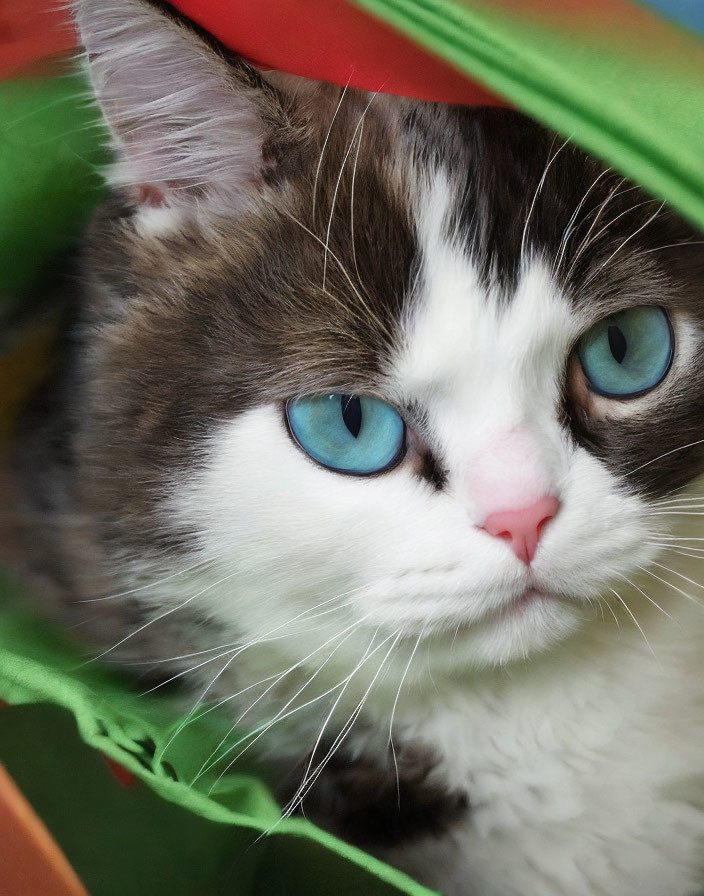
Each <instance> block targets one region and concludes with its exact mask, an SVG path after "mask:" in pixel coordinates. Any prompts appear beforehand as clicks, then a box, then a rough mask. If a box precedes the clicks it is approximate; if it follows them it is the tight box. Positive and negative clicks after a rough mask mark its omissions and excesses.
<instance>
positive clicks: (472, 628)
mask: <svg viewBox="0 0 704 896" xmlns="http://www.w3.org/2000/svg"><path fill="white" fill-rule="evenodd" d="M589 615H590V613H589V610H587V609H585V607H584V606H582V605H581V604H580V603H578V602H576V601H571V600H570V599H568V598H564V597H562V596H555V595H550V594H545V593H542V592H535V591H531V592H528V593H526V594H524V595H521V596H520V597H519V598H516V599H514V600H513V601H510V602H508V603H507V604H505V605H504V606H503V607H501V608H499V609H498V610H495V611H492V612H490V613H488V614H486V615H485V616H484V618H483V619H482V620H481V621H479V622H473V623H462V622H461V623H460V624H459V625H458V624H457V623H455V625H454V626H451V627H448V628H447V629H445V630H443V631H435V632H434V633H433V634H432V635H430V636H429V637H427V638H426V639H425V650H424V652H425V653H426V654H427V668H428V670H429V671H430V673H431V676H432V678H434V679H437V677H438V676H439V675H440V676H443V677H446V678H448V679H462V678H463V677H464V676H465V675H467V674H471V675H473V674H475V673H476V672H477V671H479V670H491V669H495V668H497V667H504V666H507V665H509V664H512V663H514V662H523V661H525V660H529V659H532V658H533V657H536V656H537V655H539V654H542V653H546V652H549V651H550V650H551V649H552V648H554V647H556V646H557V645H559V644H561V643H563V642H564V641H565V640H567V639H568V638H571V637H573V636H574V635H575V634H576V633H577V632H578V631H579V630H580V629H581V628H583V627H584V626H585V625H586V624H588V621H589ZM429 685H430V687H433V683H432V680H430V679H429Z"/></svg>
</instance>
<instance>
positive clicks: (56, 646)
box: [0, 580, 431, 896]
mask: <svg viewBox="0 0 704 896" xmlns="http://www.w3.org/2000/svg"><path fill="white" fill-rule="evenodd" d="M16 607H17V595H16V594H15V593H14V591H13V588H12V586H11V584H10V583H9V582H8V581H7V580H4V581H0V699H3V700H6V701H7V702H8V703H10V704H11V708H10V709H4V710H2V711H0V761H2V762H3V763H4V764H5V765H7V767H8V768H9V770H10V772H11V773H12V774H13V775H15V777H16V778H17V780H18V782H19V784H20V786H21V787H22V789H23V790H24V792H25V793H26V794H27V796H28V798H29V799H30V801H31V802H32V803H33V805H35V807H36V808H37V810H38V812H39V813H40V815H41V817H42V818H43V819H44V820H45V822H46V823H47V825H48V826H49V828H50V829H51V830H52V832H53V833H54V835H55V837H56V838H57V841H58V842H59V844H60V845H61V846H62V847H63V849H64V850H65V852H66V854H67V856H68V858H69V860H70V861H71V862H72V863H73V864H74V866H75V868H76V870H77V872H78V873H79V875H80V876H81V877H82V879H83V880H84V881H85V882H86V884H87V885H88V887H89V890H90V892H91V894H92V896H102V894H106V896H107V894H113V893H114V894H118V893H120V894H124V893H127V892H129V893H130V894H135V896H141V894H145V896H146V894H149V896H161V894H164V896H167V894H168V896H176V894H181V893H183V894H184V896H186V894H189V896H207V894H209V893H213V894H215V893H221V892H228V893H230V892H232V893H233V894H239V893H242V894H247V896H250V894H259V893H261V894H264V893H270V894H282V896H283V894H289V893H290V894H292V896H294V894H301V896H303V894H306V896H309V894H320V896H328V894H331V893H335V894H350V896H352V894H360V893H364V894H368V896H394V894H399V893H406V894H412V896H431V891H429V890H427V889H426V888H424V887H422V886H420V885H419V884H417V883H415V882H413V881H412V880H410V878H408V877H406V876H405V875H404V874H401V873H400V872H398V871H396V870H395V869H393V868H390V867H388V866H386V865H385V864H383V863H382V862H379V861H377V860H376V859H373V858H372V857H370V856H368V855H366V854H365V853H363V852H361V851H360V850H358V849H355V848H354V847H352V846H349V845H348V844H346V843H343V842H342V841H340V840H337V839H336V838H335V837H332V836H331V835H329V834H327V833H326V832H324V831H321V830H320V829H319V828H317V827H315V826H314V825H312V824H311V823H310V822H308V821H306V820H305V819H303V818H291V819H283V820H280V815H279V810H278V807H277V805H276V803H275V802H274V800H273V798H272V796H271V794H270V792H269V790H268V788H267V786H266V784H265V783H264V782H263V780H262V779H261V777H257V776H256V775H255V774H253V773H252V772H253V768H252V767H249V768H248V767H246V766H244V770H243V771H240V772H239V773H236V774H228V775H227V776H226V777H224V778H223V779H222V780H221V782H220V784H219V785H218V786H216V787H215V788H214V789H213V791H212V793H209V791H210V790H211V788H212V785H213V783H214V781H215V776H214V774H213V775H211V776H207V775H206V776H204V777H203V778H201V779H199V781H198V783H197V784H196V785H195V786H191V785H190V783H189V782H190V781H192V779H193V777H194V775H195V773H196V772H197V771H198V769H199V768H200V766H201V763H202V762H203V759H204V758H205V757H206V756H208V754H209V753H210V751H211V750H212V749H213V748H214V747H215V746H216V745H217V744H218V743H219V741H220V738H221V737H222V735H223V734H224V733H225V732H226V731H227V730H228V728H229V725H228V722H227V720H226V719H225V718H222V717H217V716H216V714H215V713H209V714H208V715H207V716H204V717H202V718H200V719H198V720H196V721H195V722H194V723H193V724H190V725H188V726H186V727H185V728H183V730H182V731H180V733H179V734H178V735H177V736H176V737H175V738H174V739H173V740H171V738H172V735H173V734H174V732H175V731H176V729H177V727H178V726H179V723H180V721H181V719H182V717H183V713H182V710H181V708H180V707H179V706H177V705H175V704H174V703H173V702H172V700H170V699H165V698H157V697H153V696H141V697H140V696H137V695H136V694H135V693H134V688H133V687H132V688H130V687H128V686H127V684H126V683H125V682H124V681H123V680H122V679H121V678H120V677H119V676H118V675H115V674H110V673H109V672H108V671H106V669H105V668H102V667H99V666H98V665H97V664H95V663H85V662H84V661H82V659H81V658H80V657H79V656H78V654H77V653H76V652H75V650H74V649H72V648H71V646H70V645H69V643H68V642H67V641H66V640H65V639H64V638H63V637H62V636H60V635H59V634H57V633H56V632H54V631H52V630H51V629H49V628H47V627H46V626H45V625H43V624H41V623H39V622H37V620H36V619H33V618H32V617H31V616H29V615H28V614H27V613H26V611H25V612H23V611H21V610H18V609H16ZM23 704H53V707H51V706H42V707H40V708H39V709H37V711H36V712H34V713H31V712H27V711H25V712H19V710H18V707H22V705H23ZM59 707H61V708H63V709H65V710H69V712H70V714H71V715H72V716H73V719H75V722H74V721H72V720H71V715H68V714H67V713H64V712H61V711H59V710H58V708H59ZM83 744H85V745H87V746H88V747H92V748H94V749H93V750H90V749H88V748H87V747H84V746H83ZM165 747H166V750H165V749H164V748H165ZM96 750H98V751H100V752H101V753H103V754H105V755H106V756H109V757H111V758H112V759H114V760H116V761H117V762H119V763H120V764H121V765H123V766H124V767H125V768H127V769H128V770H129V771H131V772H133V773H134V774H135V775H137V776H138V777H139V778H140V779H141V780H142V781H144V782H145V783H146V784H147V785H148V788H145V787H138V788H136V789H134V790H133V789H127V790H122V789H121V788H119V786H118V785H117V782H116V781H115V779H114V778H113V777H112V775H111V773H110V772H108V771H107V766H105V765H104V763H103V762H102V760H101V759H100V757H99V756H98V754H97V753H96V752H95V751H96ZM148 789H149V790H150V791H153V793H154V794H155V795H156V796H155V797H154V798H152V797H150V795H149V792H148ZM157 797H161V799H158V798H157ZM162 801H165V802H166V803H167V804H169V806H168V807H167V806H162V805H161V803H162ZM262 834H265V836H261V835H262ZM110 837H112V838H113V841H114V842H111V841H110ZM121 861H125V862H128V863H129V866H128V868H125V867H119V865H120V862H121ZM137 869H139V875H136V870H137ZM169 869H170V870H169ZM227 875H229V877H228V878H227V879H228V884H227V889H226V890H223V889H221V887H222V886H224V884H223V880H224V879H225V877H227ZM174 881H176V883H174ZM128 883H129V886H128V885H127V884H128Z"/></svg>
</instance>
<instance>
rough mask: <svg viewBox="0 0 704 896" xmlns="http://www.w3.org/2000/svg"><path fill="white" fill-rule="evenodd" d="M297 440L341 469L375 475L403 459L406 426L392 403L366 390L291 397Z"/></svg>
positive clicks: (316, 457)
mask: <svg viewBox="0 0 704 896" xmlns="http://www.w3.org/2000/svg"><path fill="white" fill-rule="evenodd" d="M286 421H287V423H288V428H289V431H290V433H291V435H292V437H293V439H294V441H295V442H296V444H297V445H298V446H299V447H300V448H302V449H303V451H305V453H306V454H307V455H309V457H311V458H312V459H313V460H315V461H317V463H319V464H321V466H324V467H327V468H328V469H330V470H334V471H335V472H337V473H347V474H349V475H352V476H371V475H373V474H375V473H384V472H386V471H387V470H390V469H391V468H392V467H395V466H396V464H397V463H399V461H400V460H401V459H402V458H403V455H404V453H405V444H406V427H405V424H404V422H403V420H402V418H401V416H400V414H399V413H398V411H396V410H394V408H392V407H391V405H388V404H386V402H384V401H380V400H379V399H378V398H371V397H369V396H366V395H344V394H342V393H340V392H336V393H334V394H332V395H314V396H308V397H306V398H299V399H296V400H292V401H289V402H287V404H286Z"/></svg>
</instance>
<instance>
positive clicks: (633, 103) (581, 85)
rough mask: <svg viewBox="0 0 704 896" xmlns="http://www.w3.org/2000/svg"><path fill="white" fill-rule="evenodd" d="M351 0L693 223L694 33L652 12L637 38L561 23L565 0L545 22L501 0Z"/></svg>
mask: <svg viewBox="0 0 704 896" xmlns="http://www.w3.org/2000/svg"><path fill="white" fill-rule="evenodd" d="M352 2H354V3H355V4H356V5H358V6H360V7H363V8H364V9H366V10H367V11H369V12H371V13H373V14H374V15H376V16H378V17H380V18H381V19H384V20H385V21H386V22H388V23H390V24H391V25H393V26H395V27H396V28H397V29H399V30H400V31H402V32H404V33H405V34H407V35H408V36H409V37H411V38H413V39H414V40H415V41H417V42H418V43H419V44H422V45H423V46H425V47H427V48H428V49H430V50H432V51H433V52H434V53H436V54H437V55H438V56H441V57H442V58H444V59H446V60H447V61H448V62H451V63H452V64H453V65H455V66H456V67H457V68H459V69H460V70H461V71H463V72H466V73H467V74H470V75H472V76H474V77H476V78H477V79H479V80H481V81H483V82H484V83H485V84H486V85H488V86H489V87H490V88H492V89H494V90H496V91H497V92H499V93H500V94H502V95H504V96H505V97H507V98H508V99H509V100H511V101H512V102H514V103H515V104H516V105H517V106H519V107H520V108H522V109H523V110H524V111H526V112H528V113H530V114H532V115H534V116H535V117H536V118H538V119H540V120H542V121H544V122H545V123H546V124H548V125H550V126H551V127H552V128H554V129H555V130H556V131H558V132H559V133H561V134H562V135H564V136H565V137H570V138H572V139H573V140H575V141H576V142H577V143H580V144H581V145H582V146H584V147H585V148H586V149H587V150H588V151H590V152H592V153H594V154H595V155H597V156H599V157H601V158H603V159H604V160H606V161H607V162H608V163H609V164H611V165H613V166H614V167H615V168H617V169H619V170H621V171H622V172H623V173H624V174H626V175H627V176H628V177H630V178H632V179H633V180H635V181H637V182H639V183H641V184H642V185H643V186H644V187H646V188H647V189H648V190H650V191H651V192H652V193H653V194H654V195H656V196H659V197H661V198H663V199H666V200H667V201H668V202H670V203H671V204H672V205H673V206H675V207H676V208H677V209H679V210H680V211H681V212H682V214H684V215H686V216H687V217H689V218H690V219H691V220H692V221H693V222H694V223H695V224H697V225H698V226H700V227H704V42H703V41H702V40H701V39H700V38H699V37H698V36H696V35H694V34H690V33H689V32H686V31H685V30H684V29H678V28H677V26H675V25H671V24H668V23H667V22H665V21H664V20H663V21H658V20H657V19H656V18H655V16H654V15H653V16H652V34H651V32H650V31H649V32H648V35H647V37H648V40H644V37H645V35H644V34H642V33H641V34H627V33H625V34H624V33H618V34H613V33H610V32H609V31H608V30H607V29H605V28H604V29H601V30H599V22H598V20H597V21H596V22H594V21H589V22H587V23H585V22H582V23H581V25H580V23H579V21H578V20H577V19H576V18H575V24H574V26H573V27H570V12H569V9H568V10H566V11H565V12H564V14H563V15H562V17H561V18H560V19H557V18H555V19H554V20H553V21H552V22H551V21H550V20H549V19H548V18H547V17H545V16H543V17H540V18H539V17H538V16H537V15H535V16H533V17H530V18H527V17H525V16H521V15H519V14H518V13H517V12H515V10H514V11H513V12H512V13H511V12H509V4H508V3H506V2H504V0H500V2H493V3H490V2H487V0H484V2H476V0H474V2H470V0H465V2H460V0H454V2H453V0H352ZM535 5H536V7H539V6H540V4H535ZM585 6H586V4H585ZM663 47H666V49H663Z"/></svg>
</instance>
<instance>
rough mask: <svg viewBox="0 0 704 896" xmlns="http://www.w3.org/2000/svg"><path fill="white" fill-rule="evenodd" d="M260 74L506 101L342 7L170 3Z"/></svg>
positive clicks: (217, 0) (253, 1) (317, 1)
mask: <svg viewBox="0 0 704 896" xmlns="http://www.w3.org/2000/svg"><path fill="white" fill-rule="evenodd" d="M171 5H172V6H174V7H175V8H176V9H178V10H179V11H180V12H182V13H183V14H184V15H186V16H188V17H189V18H190V19H192V20H193V21H194V22H197V24H199V25H200V26H201V27H203V28H205V29H206V30H207V31H209V32H210V33H211V34H214V35H215V37H217V38H218V40H219V41H220V42H221V43H223V44H225V46H227V47H229V48H230V49H232V50H234V51H235V52H237V53H239V54H241V55H242V56H244V57H246V58H247V59H249V60H251V61H252V62H253V63H254V64H255V65H258V66H259V67H260V68H272V69H279V70H280V71H284V72H290V73H291V74H294V75H303V76H304V77H307V78H315V79H317V80H320V81H331V82H333V83H335V84H340V85H345V84H348V83H349V85H350V86H351V87H362V88H364V89H366V90H380V91H383V92H384V93H396V94H401V95H404V96H413V97H417V98H418V99H427V100H439V101H442V102H451V103H466V104H468V105H504V101H503V100H501V99H499V98H498V97H497V96H496V95H495V94H492V93H490V92H489V91H488V90H486V89H484V88H483V87H482V86H481V85H480V84H478V83H476V82H473V81H470V80H468V79H467V78H466V77H465V76H464V75H462V74H460V72H459V71H457V70H455V69H454V68H452V67H451V66H450V65H448V64H446V63H445V62H442V61H441V60H439V59H436V58H435V57H434V56H432V55H431V54H429V53H428V52H426V51H425V50H423V49H421V48H420V47H419V46H418V45H417V44H414V43H413V42H412V41H410V40H408V39H407V38H406V37H403V36H402V35H401V34H399V33H397V32H396V31H394V30H393V29H392V28H390V27H389V26H388V25H386V24H384V23H383V22H380V21H379V20H378V19H375V18H373V17H372V16H370V15H368V14H367V13H365V12H362V11H361V10H359V9H357V8H356V7H354V6H352V5H351V4H350V3H348V2H347V0H172V4H171Z"/></svg>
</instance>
